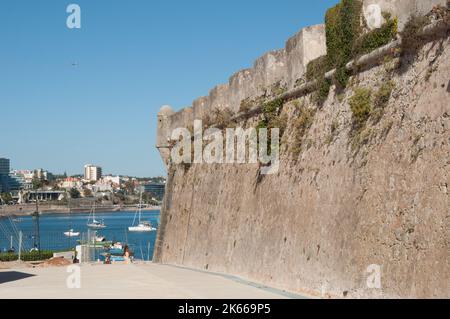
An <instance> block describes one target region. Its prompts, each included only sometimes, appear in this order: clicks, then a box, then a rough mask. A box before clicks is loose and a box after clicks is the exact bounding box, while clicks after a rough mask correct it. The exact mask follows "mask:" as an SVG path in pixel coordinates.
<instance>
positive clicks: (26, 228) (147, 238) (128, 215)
mask: <svg viewBox="0 0 450 319" xmlns="http://www.w3.org/2000/svg"><path fill="white" fill-rule="evenodd" d="M18 218H20V220H21V221H20V222H19V221H13V220H12V219H11V218H0V250H1V251H2V252H4V251H7V250H9V249H10V248H11V239H12V247H13V248H14V249H15V250H16V251H18V247H19V236H18V233H19V232H22V233H23V236H22V238H23V240H22V251H30V250H31V249H33V247H35V246H38V242H39V241H38V239H37V236H35V234H36V223H35V221H34V220H33V217H31V216H23V217H18ZM88 218H89V213H72V214H61V213H58V214H43V215H41V216H40V217H39V233H40V248H41V250H51V251H64V250H70V249H73V248H75V246H76V245H77V244H78V240H83V239H84V240H86V239H87V238H88V237H87V236H88V227H87V223H88ZM95 218H96V220H98V221H103V222H104V223H105V224H106V226H107V228H105V229H100V230H97V236H103V237H106V240H107V241H113V242H121V243H123V244H127V245H128V246H129V247H130V249H131V250H132V252H133V253H134V256H135V258H136V259H141V260H151V258H152V256H153V249H154V246H155V241H156V234H157V232H156V231H153V232H145V233H136V232H129V231H128V227H129V226H131V225H132V223H133V220H134V218H135V212H133V211H123V212H96V213H95ZM136 219H137V217H136ZM141 220H142V221H150V222H151V224H152V226H153V227H155V228H158V227H159V221H160V212H159V211H150V212H142V215H141ZM136 223H137V220H136ZM70 229H73V230H74V232H80V236H79V237H72V238H69V237H66V236H65V235H64V232H67V231H69V230H70Z"/></svg>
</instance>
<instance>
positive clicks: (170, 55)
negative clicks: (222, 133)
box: [0, 0, 337, 176]
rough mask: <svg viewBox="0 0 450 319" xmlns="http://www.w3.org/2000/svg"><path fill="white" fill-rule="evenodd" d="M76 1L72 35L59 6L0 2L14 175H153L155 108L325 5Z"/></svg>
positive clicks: (274, 44) (192, 91)
mask: <svg viewBox="0 0 450 319" xmlns="http://www.w3.org/2000/svg"><path fill="white" fill-rule="evenodd" d="M76 3H77V4H78V5H79V6H80V7H81V21H82V22H81V29H76V30H75V29H68V28H67V26H66V19H67V16H68V14H67V12H66V7H67V5H68V4H69V3H68V2H67V3H66V2H64V1H62V2H61V1H46V2H31V3H30V2H25V1H20V0H19V1H2V3H1V4H0V37H1V38H2V39H3V44H4V45H3V46H2V59H1V60H0V67H1V69H2V70H3V71H2V73H1V74H0V93H1V94H0V105H2V118H3V119H8V121H3V123H2V128H3V130H4V131H6V132H10V134H9V136H10V138H9V139H6V140H4V141H2V145H1V149H0V152H1V154H2V156H5V157H7V158H11V160H12V166H13V167H15V168H27V167H43V168H46V169H49V170H52V171H54V172H60V173H63V172H64V171H66V172H67V173H68V174H69V175H73V174H79V173H81V170H80V166H82V165H83V164H84V163H90V162H94V163H101V164H100V165H102V166H103V167H104V170H105V171H106V172H120V173H121V174H126V175H132V176H159V175H165V173H166V172H165V168H164V165H163V163H162V162H161V160H160V157H159V155H158V152H157V150H156V149H155V139H156V137H155V132H156V114H157V113H158V111H159V108H160V107H161V106H162V105H164V104H170V105H172V106H173V107H174V109H175V110H179V109H181V108H182V107H184V106H186V105H191V103H192V101H193V100H194V99H195V98H197V97H198V96H201V95H207V94H208V92H209V90H210V89H212V88H213V87H214V86H215V85H217V84H218V83H224V82H227V81H228V78H229V77H230V76H231V75H232V74H233V73H235V72H237V71H239V70H240V69H243V68H246V67H249V66H250V65H251V64H252V63H253V61H254V60H255V59H256V58H257V57H258V56H260V55H262V54H263V53H265V52H266V51H269V50H275V49H278V48H281V47H283V46H284V39H287V38H288V37H290V36H292V35H293V34H295V33H296V32H298V31H299V30H300V29H301V28H302V27H305V26H309V25H313V24H318V23H322V22H323V12H324V11H325V9H326V8H328V7H330V6H332V5H334V4H335V3H337V0H326V1H320V2H314V3H313V2H311V3H304V2H302V1H293V0H283V1H281V2H278V3H277V5H272V4H271V3H269V2H261V1H258V2H256V1H246V2H245V3H242V2H238V1H230V2H227V4H219V3H211V2H210V1H196V2H189V3H186V2H180V1H151V2H149V1H135V2H134V3H133V5H125V4H121V3H119V2H110V3H109V2H108V3H100V2H92V1H86V0H79V1H76ZM236 8H239V9H238V10H237V9H236ZM205 10H206V11H207V12H209V13H208V15H204V12H205ZM271 21H272V22H273V23H271ZM206 26H207V27H206ZM180 48H182V49H180ZM230 48H233V50H230ZM219 61H220V63H218V62H219ZM119 75H120V76H119ZM175 92H176V94H175Z"/></svg>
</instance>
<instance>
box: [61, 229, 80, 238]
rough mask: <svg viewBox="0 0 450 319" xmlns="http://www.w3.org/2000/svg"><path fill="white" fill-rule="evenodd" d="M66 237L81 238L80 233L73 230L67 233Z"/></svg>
mask: <svg viewBox="0 0 450 319" xmlns="http://www.w3.org/2000/svg"><path fill="white" fill-rule="evenodd" d="M64 236H66V237H78V236H80V232H76V231H74V230H73V229H71V230H69V231H68V232H65V233H64Z"/></svg>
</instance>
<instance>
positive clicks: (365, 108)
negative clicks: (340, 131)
mask: <svg viewBox="0 0 450 319" xmlns="http://www.w3.org/2000/svg"><path fill="white" fill-rule="evenodd" d="M349 104H350V109H351V111H352V120H353V130H354V131H356V132H360V131H361V130H362V129H363V128H364V127H365V125H366V122H367V120H368V119H369V117H370V114H371V112H372V91H371V90H370V89H367V88H357V89H356V90H355V94H354V95H353V96H352V97H351V98H350V100H349Z"/></svg>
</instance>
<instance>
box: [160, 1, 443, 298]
mask: <svg viewBox="0 0 450 319" xmlns="http://www.w3.org/2000/svg"><path fill="white" fill-rule="evenodd" d="M363 3H364V8H363V9H364V17H365V19H366V20H367V25H368V26H369V28H376V26H377V24H380V16H381V14H380V12H382V11H386V10H389V11H390V12H391V14H392V15H394V16H396V17H397V18H398V22H399V27H400V29H402V28H403V27H404V21H407V17H408V16H409V15H411V14H412V13H417V15H423V14H426V13H427V11H428V10H429V9H432V8H433V7H434V5H439V4H440V5H442V4H444V5H446V4H447V3H446V1H438V0H436V1H415V0H411V1H403V0H398V1H381V0H380V1H378V2H376V3H375V4H380V6H378V7H377V6H373V4H374V1H369V0H366V1H363ZM389 8H390V9H389ZM377 11H378V14H377ZM440 11H441V10H434V13H433V15H435V14H439V12H440ZM447 13H448V12H447ZM447 17H448V16H447ZM431 20H432V21H431V22H430V24H429V25H428V26H427V27H425V28H424V29H423V34H422V32H421V34H420V37H422V36H424V35H425V36H424V37H423V39H424V42H425V43H424V46H423V47H422V48H421V49H420V50H419V52H416V53H415V54H413V55H409V54H404V55H400V51H399V50H398V49H399V48H401V46H402V43H403V44H405V43H404V42H403V41H404V39H406V38H407V37H403V39H402V37H399V38H398V39H397V40H395V41H392V42H390V43H388V44H387V45H384V46H382V47H378V48H377V49H375V50H373V51H372V52H370V53H368V54H365V55H363V56H360V57H359V56H358V57H356V58H355V60H354V61H352V62H350V63H348V64H347V66H346V68H347V69H348V70H351V71H352V76H351V78H350V81H349V84H348V86H347V87H346V89H345V90H344V91H339V90H338V88H337V87H336V86H335V85H332V86H331V88H330V92H329V93H328V95H327V97H326V100H325V101H324V102H323V103H321V104H319V103H317V101H316V100H315V99H314V96H315V95H316V93H317V91H314V89H315V87H316V86H315V85H316V84H317V82H318V80H311V81H307V82H305V81H306V80H305V79H306V76H305V69H306V65H307V62H308V61H311V60H312V59H313V58H314V57H317V56H318V52H317V51H307V50H306V48H307V47H308V46H309V43H310V42H311V41H312V39H314V41H316V46H317V47H320V46H321V45H323V46H325V39H324V33H325V31H324V30H323V29H324V27H323V26H315V27H312V28H306V29H304V30H302V31H301V32H299V33H298V34H297V35H296V36H294V37H293V38H291V39H290V40H289V41H288V42H287V44H286V47H285V49H282V50H279V51H274V52H270V53H268V54H266V55H264V56H263V57H262V58H260V59H258V60H257V62H256V63H255V65H254V67H253V68H252V69H250V70H244V71H241V72H239V73H237V74H236V75H234V76H233V77H232V78H231V80H230V82H229V83H228V84H224V85H220V86H218V87H216V88H214V89H213V90H212V91H211V93H210V95H209V96H207V97H202V98H199V99H197V100H195V101H194V103H193V106H192V107H189V108H186V109H183V110H182V111H180V112H178V113H175V112H174V111H173V110H172V108H171V107H170V106H164V107H162V109H161V111H160V113H159V114H158V143H157V146H158V149H159V150H160V152H161V156H162V158H163V160H164V161H165V163H166V164H168V168H169V169H168V182H167V187H166V196H165V198H164V203H163V208H162V211H161V221H160V225H159V229H158V237H157V240H156V242H155V252H154V256H153V260H154V262H155V263H164V264H171V265H179V266H183V267H190V268H195V269H201V270H206V271H210V272H216V273H225V274H231V275H234V276H238V277H240V278H244V279H245V280H250V281H253V282H255V283H260V284H262V285H268V286H270V287H276V288H279V289H285V290H287V291H292V292H296V293H305V294H308V295H313V296H320V297H324V298H327V297H334V298H341V297H342V298H355V297H356V298H368V297H376V298H399V297H400V298H448V297H449V296H450V282H449V281H448V280H447V279H448V278H450V257H449V256H450V255H449V252H450V250H449V247H450V216H449V214H450V211H449V207H450V192H449V185H450V140H449V138H448V137H449V132H450V116H449V115H450V80H449V76H448V75H449V74H450V37H449V34H450V33H449V32H450V26H449V24H448V21H447V20H442V21H447V22H445V23H438V21H433V19H431ZM441 31H443V32H441ZM330 47H331V46H330ZM366 52H367V51H366ZM330 53H331V50H330V52H328V54H330ZM308 54H310V55H308ZM336 73H337V68H336V69H335V70H332V71H329V72H327V74H326V75H325V77H327V78H328V79H330V78H331V77H333V76H334V75H336ZM302 77H303V78H302ZM299 78H302V79H301V81H300V82H298V81H297V79H299ZM308 78H309V79H311V77H308ZM252 81H253V82H252ZM296 82H297V83H296ZM256 83H258V84H256ZM279 83H281V85H283V89H284V90H282V91H283V92H284V93H280V92H281V91H280V90H278V89H279V86H278V85H275V84H279ZM274 85H275V86H274ZM264 86H265V87H264ZM386 88H388V90H390V91H389V92H388V93H389V98H388V100H387V101H384V102H383V103H387V104H385V105H384V106H383V107H382V109H381V110H382V112H381V113H374V114H373V116H372V115H371V116H370V118H369V119H368V120H367V122H366V123H365V124H364V125H365V126H364V129H363V130H361V131H360V132H359V131H358V132H355V126H354V124H355V112H354V110H353V108H352V105H351V104H352V103H354V98H355V97H358V96H359V99H361V94H360V93H358V92H363V93H365V92H369V94H370V96H371V97H370V98H369V100H371V101H370V104H371V105H370V110H371V111H370V112H372V110H376V109H375V107H376V103H377V102H376V101H377V100H376V99H377V98H378V96H385V94H386V93H383V92H385V91H386ZM267 89H268V90H272V89H273V90H274V91H275V90H276V92H272V93H274V94H270V96H265V97H264V99H259V97H260V95H261V94H262V93H264V90H267ZM424 92H426V93H425V94H424ZM248 97H257V98H258V99H256V101H244V102H245V103H244V104H245V105H246V106H247V107H245V108H243V109H242V110H241V112H239V113H237V114H236V116H235V118H234V119H233V121H232V122H234V123H237V124H238V125H240V126H242V127H248V126H250V127H254V125H256V124H257V122H256V121H258V120H260V119H261V118H262V116H263V115H264V114H260V113H264V112H265V110H264V107H262V106H264V105H267V104H273V102H277V101H278V102H277V103H279V101H280V100H282V101H283V107H282V108H281V111H280V112H281V113H280V114H279V117H278V118H282V117H285V118H286V122H285V132H284V135H283V136H282V143H281V144H282V145H281V146H282V148H284V149H285V150H284V151H282V152H281V154H280V169H279V171H278V173H276V174H272V175H267V176H262V175H261V171H260V166H259V165H256V164H239V165H233V164H230V165H222V164H193V165H176V164H173V165H171V164H170V163H169V157H170V147H171V143H170V142H169V138H170V134H171V132H172V130H173V129H174V128H178V127H186V128H190V127H191V126H192V124H193V123H192V120H193V119H194V118H202V117H204V116H208V115H209V113H215V112H213V110H214V108H221V109H224V108H228V110H230V111H232V112H234V113H236V111H237V110H238V109H240V104H241V103H242V102H241V101H242V99H245V98H248ZM383 99H384V98H383ZM352 101H353V102H352ZM364 101H366V100H364ZM364 101H363V102H364ZM247 102H250V103H249V105H250V106H251V109H250V110H249V108H248V105H247ZM358 103H362V102H361V101H359V102H358ZM378 110H379V109H378ZM377 114H378V115H377ZM380 114H381V115H380ZM377 116H381V117H380V118H377V119H376V118H375V117H377ZM308 117H309V119H308ZM208 124H213V123H211V121H209V122H208ZM258 124H259V123H258ZM169 164H170V165H169ZM372 266H376V267H378V268H377V269H378V273H379V275H380V280H381V282H380V284H381V285H380V286H378V288H377V287H372V286H370V285H369V284H370V283H369V281H368V279H369V277H368V273H372V269H373V268H372ZM369 270H370V271H369Z"/></svg>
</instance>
